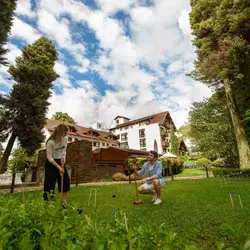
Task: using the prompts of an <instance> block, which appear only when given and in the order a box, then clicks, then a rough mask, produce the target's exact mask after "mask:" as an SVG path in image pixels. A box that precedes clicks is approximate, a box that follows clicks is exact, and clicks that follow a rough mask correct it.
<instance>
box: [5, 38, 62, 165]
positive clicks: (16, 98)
mask: <svg viewBox="0 0 250 250" xmlns="http://www.w3.org/2000/svg"><path fill="white" fill-rule="evenodd" d="M56 59H57V51H56V49H55V47H54V45H53V43H52V42H51V41H50V40H48V39H47V38H44V37H42V38H39V39H38V40H37V41H35V42H34V43H33V44H32V45H27V46H25V47H24V48H23V49H22V55H21V56H20V57H17V58H16V65H15V66H10V68H9V73H10V74H11V76H12V78H13V80H15V82H16V83H15V84H14V85H13V88H12V90H11V93H10V95H5V96H3V95H0V106H2V107H4V113H3V115H2V116H1V118H0V138H1V139H2V140H4V139H6V138H7V136H8V135H9V134H12V137H13V138H14V139H15V138H16V137H18V139H19V141H20V144H21V146H22V147H23V148H24V149H25V150H26V151H27V153H28V154H29V155H32V154H33V153H34V151H35V150H36V149H38V148H40V146H41V143H42V142H43V141H44V139H45V136H44V134H43V128H44V125H45V120H46V113H47V109H48V106H49V102H48V99H49V97H50V96H51V87H52V82H53V81H54V80H55V79H56V78H57V76H58V75H57V74H56V72H55V71H54V64H55V61H56ZM12 146H13V144H12V145H11V144H10V140H9V142H8V145H7V147H6V150H7V148H8V150H9V151H8V152H10V149H11V148H12ZM6 152H7V151H6ZM8 157H9V153H8V154H7V155H5V162H6V158H7V159H8ZM2 164H3V165H4V163H2ZM3 165H2V168H4V166H3Z"/></svg>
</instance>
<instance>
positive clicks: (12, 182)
mask: <svg viewBox="0 0 250 250" xmlns="http://www.w3.org/2000/svg"><path fill="white" fill-rule="evenodd" d="M15 180H16V172H15V171H14V172H12V179H11V186H10V192H11V193H14V187H15Z"/></svg>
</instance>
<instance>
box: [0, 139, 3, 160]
mask: <svg viewBox="0 0 250 250" xmlns="http://www.w3.org/2000/svg"><path fill="white" fill-rule="evenodd" d="M2 154H3V146H2V144H1V143H0V158H1V157H2Z"/></svg>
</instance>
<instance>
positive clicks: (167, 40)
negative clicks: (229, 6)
mask: <svg viewBox="0 0 250 250" xmlns="http://www.w3.org/2000/svg"><path fill="white" fill-rule="evenodd" d="M189 11H190V6H189V1H187V0H175V1H170V0H154V1H150V0H119V1H118V0H82V1H79V0H53V1H51V0H19V1H18V6H17V9H16V12H15V19H14V25H13V27H12V30H11V34H10V36H9V43H8V45H7V47H8V48H9V49H10V50H11V52H10V53H9V54H8V59H9V61H10V63H11V64H14V63H15V58H16V56H19V55H21V50H20V49H22V47H23V46H25V45H27V44H28V43H32V42H34V41H35V40H36V39H38V38H39V37H40V36H46V37H48V38H50V39H51V40H52V41H53V43H54V44H55V46H56V48H57V50H58V52H59V57H58V60H57V62H56V65H55V70H56V71H57V72H58V73H59V75H60V78H58V79H57V80H56V81H55V82H54V83H53V94H52V97H51V99H50V103H51V105H50V107H49V111H48V118H50V117H51V115H52V114H54V113H55V112H57V111H62V112H67V113H68V114H69V115H70V116H72V117H73V118H74V119H75V120H76V121H77V123H78V124H79V125H83V126H91V125H92V124H93V123H95V122H96V121H98V122H101V123H103V124H105V125H106V126H108V127H109V126H110V125H111V124H112V120H113V119H114V118H115V117H116V116H117V115H122V116H126V117H130V118H132V119H134V118H139V117H142V116H147V115H151V114H153V113H157V112H161V111H166V110H167V111H169V112H170V113H171V115H172V117H173V120H174V122H175V123H176V125H177V127H179V126H180V125H182V124H183V123H185V121H186V118H187V115H188V111H189V108H190V105H191V103H192V102H194V101H200V100H202V99H203V97H208V96H210V95H211V91H210V90H209V89H208V88H207V87H205V86H204V85H203V84H201V83H199V82H195V81H193V80H192V79H190V78H188V77H187V76H186V73H189V72H190V71H191V70H192V69H193V61H194V60H195V58H196V55H195V49H194V47H193V46H192V43H191V40H192V35H191V30H190V25H189V17H188V13H189ZM8 78H9V75H8V73H7V68H3V67H1V68H0V91H1V92H4V93H8V92H9V91H10V90H11V87H12V84H13V82H12V81H9V80H8Z"/></svg>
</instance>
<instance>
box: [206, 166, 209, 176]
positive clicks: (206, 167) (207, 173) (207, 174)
mask: <svg viewBox="0 0 250 250" xmlns="http://www.w3.org/2000/svg"><path fill="white" fill-rule="evenodd" d="M205 168H206V173H207V178H209V175H208V169H207V166H206V167H205Z"/></svg>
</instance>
